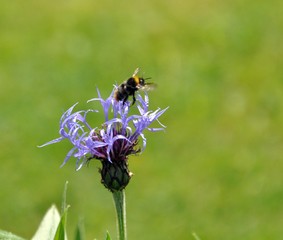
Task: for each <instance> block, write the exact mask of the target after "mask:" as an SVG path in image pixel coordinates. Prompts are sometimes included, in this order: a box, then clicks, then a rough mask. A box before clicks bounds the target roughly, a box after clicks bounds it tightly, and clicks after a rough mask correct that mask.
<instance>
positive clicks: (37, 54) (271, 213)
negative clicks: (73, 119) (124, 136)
mask: <svg viewBox="0 0 283 240" xmlns="http://www.w3.org/2000/svg"><path fill="white" fill-rule="evenodd" d="M282 9H283V3H282V1H279V0H278V1H276V0H271V1H264V0H259V1H258V0H257V1H256V0H250V1H244V0H236V1H221V0H206V1H180V0H176V1H169V0H162V1H161V0H151V1H149V0H145V1H108V0H106V1H90V0H81V1H76V0H68V1H67V0H59V1H52V0H51V1H42V0H26V1H20V0H13V1H1V2H0V26H1V29H0V31H1V32H0V81H1V87H0V92H1V95H0V98H1V100H0V104H1V117H0V132H1V138H0V147H1V151H0V160H1V169H2V171H1V175H0V182H1V191H0V199H1V206H0V228H1V229H5V230H8V231H11V232H14V233H15V234H18V235H20V236H23V237H26V238H30V237H31V236H32V235H33V234H34V232H35V230H36V228H37V227H38V225H39V222H40V220H41V218H42V217H43V215H44V213H45V211H46V210H47V209H48V208H49V207H50V205H51V204H52V203H56V205H57V206H58V207H59V206H60V203H61V196H62V191H63V187H64V183H65V181H66V180H68V181H69V189H68V202H69V204H70V205H71V208H70V211H69V212H70V213H69V215H68V232H69V238H70V239H72V238H73V234H74V231H75V226H76V223H77V221H78V219H80V218H83V219H84V222H85V228H86V237H87V239H93V238H94V237H96V238H98V239H103V237H104V236H105V231H106V230H109V231H110V233H111V235H112V236H113V238H114V237H115V234H116V223H115V212H114V206H113V202H112V196H111V194H110V193H109V192H108V191H107V190H106V189H105V188H104V187H103V186H102V185H101V184H100V176H99V174H98V173H97V169H98V167H99V166H100V164H99V163H98V162H95V161H93V162H91V164H90V165H89V167H85V168H83V169H82V170H80V171H78V172H76V171H75V161H74V160H72V161H70V162H69V163H68V164H67V165H66V166H65V167H64V168H59V166H60V164H61V163H62V161H63V159H64V157H65V154H66V153H67V151H68V150H69V149H70V147H71V146H70V144H69V143H68V142H63V143H60V144H57V145H51V146H48V147H45V148H43V149H39V148H37V145H40V144H42V143H44V142H46V141H49V140H51V139H53V138H56V137H58V121H59V118H60V116H61V114H62V113H63V111H65V110H66V109H67V108H69V107H70V106H71V105H73V104H74V103H75V102H80V104H79V106H78V108H77V109H87V108H90V107H94V105H93V104H91V103H90V104H87V103H86V101H87V100H88V99H90V98H93V97H96V96H97V94H96V91H95V88H96V86H97V87H99V89H100V90H101V92H102V94H103V96H108V94H109V93H110V91H111V90H112V85H113V84H114V83H115V82H117V83H120V82H121V81H123V80H125V79H126V78H127V77H128V76H130V75H131V74H132V73H133V71H134V69H135V68H136V67H138V66H139V67H140V68H141V69H142V72H145V74H144V75H145V76H146V77H152V81H154V82H155V83H157V84H158V88H157V89H156V90H155V91H154V92H151V93H150V98H151V108H152V109H155V108H157V107H161V108H165V107H166V106H170V109H169V110H168V111H167V112H166V114H165V115H163V116H162V118H161V119H160V120H161V121H162V123H164V124H165V125H167V129H166V131H165V132H159V133H147V132H146V133H145V134H146V136H147V138H148V146H147V149H146V151H145V152H144V154H143V155H141V156H133V157H131V159H130V169H131V171H132V172H134V174H135V175H134V177H133V179H132V181H131V183H130V185H129V186H128V187H127V191H126V192H127V219H128V231H129V233H128V235H129V239H147V240H156V239H162V240H166V239H168V240H169V239H194V238H193V236H192V233H194V232H195V233H197V234H198V236H199V237H200V238H201V239H230V240H233V239H283V238H282V234H283V228H282V223H283V187H282V186H283V185H282V183H283V176H282V170H283V162H282V155H283V148H282V144H283V126H282V122H283V112H282V108H283V68H282V66H283V45H282V39H283V30H282V29H283V15H282ZM93 116H94V119H93V121H94V122H95V124H100V123H101V121H102V118H101V119H100V117H99V115H93ZM95 124H94V126H95Z"/></svg>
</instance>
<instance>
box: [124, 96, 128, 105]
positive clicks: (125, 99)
mask: <svg viewBox="0 0 283 240" xmlns="http://www.w3.org/2000/svg"><path fill="white" fill-rule="evenodd" d="M128 97H129V95H127V96H126V97H125V98H124V100H123V105H124V104H125V102H127V100H128Z"/></svg>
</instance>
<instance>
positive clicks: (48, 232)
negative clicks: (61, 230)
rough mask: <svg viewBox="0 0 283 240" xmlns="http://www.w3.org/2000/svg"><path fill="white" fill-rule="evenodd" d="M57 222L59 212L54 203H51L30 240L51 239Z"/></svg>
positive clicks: (58, 220)
mask: <svg viewBox="0 0 283 240" xmlns="http://www.w3.org/2000/svg"><path fill="white" fill-rule="evenodd" d="M59 222H60V215H59V212H58V210H57V208H56V207H55V205H52V206H51V207H50V208H49V209H48V211H47V212H46V214H45V216H44V217H43V219H42V221H41V223H40V225H39V227H38V229H37V231H36V233H35V234H34V236H33V237H32V240H42V239H45V240H53V239H54V236H55V233H56V229H57V227H58V224H59Z"/></svg>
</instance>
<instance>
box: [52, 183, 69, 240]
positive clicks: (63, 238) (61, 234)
mask: <svg viewBox="0 0 283 240" xmlns="http://www.w3.org/2000/svg"><path fill="white" fill-rule="evenodd" d="M67 186H68V181H66V183H65V187H64V192H63V197H62V207H61V219H60V223H59V224H58V228H57V230H56V234H55V237H54V240H67V231H66V223H67V212H68V209H69V205H67Z"/></svg>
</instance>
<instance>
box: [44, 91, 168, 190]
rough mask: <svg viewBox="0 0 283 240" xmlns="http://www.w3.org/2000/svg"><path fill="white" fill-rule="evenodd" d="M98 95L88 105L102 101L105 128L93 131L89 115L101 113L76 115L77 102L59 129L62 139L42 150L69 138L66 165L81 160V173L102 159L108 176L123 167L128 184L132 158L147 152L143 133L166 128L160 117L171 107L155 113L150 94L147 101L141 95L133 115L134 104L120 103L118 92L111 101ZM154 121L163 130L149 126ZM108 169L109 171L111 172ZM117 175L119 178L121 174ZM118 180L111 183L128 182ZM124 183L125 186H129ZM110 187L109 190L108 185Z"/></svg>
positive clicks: (103, 172)
mask: <svg viewBox="0 0 283 240" xmlns="http://www.w3.org/2000/svg"><path fill="white" fill-rule="evenodd" d="M97 93H98V98H93V99H91V100H89V101H88V102H91V101H99V102H100V104H101V105H102V108H103V112H104V117H105V122H104V123H103V124H102V127H96V128H93V127H91V126H90V124H89V123H88V122H87V120H86V117H87V116H88V115H89V113H97V112H98V111H97V110H91V109H89V110H86V111H78V112H73V110H74V107H75V106H76V105H77V103H76V104H74V105H73V106H72V107H70V108H69V109H68V110H67V111H66V112H65V113H64V114H63V115H62V117H61V120H60V130H59V133H60V135H61V136H60V137H59V138H57V139H54V140H52V141H50V142H47V143H45V144H43V145H42V146H40V147H43V146H46V145H49V144H53V143H57V142H60V141H62V140H63V139H68V140H69V141H70V142H71V143H72V145H73V148H72V149H71V150H70V151H69V152H68V153H67V155H66V158H65V160H64V162H63V164H62V166H63V165H65V164H66V162H67V161H68V160H69V159H70V158H71V157H72V156H73V157H75V158H77V162H76V165H77V170H79V169H80V168H81V167H82V166H83V165H85V164H86V163H87V162H88V161H90V160H91V159H98V160H100V161H101V162H102V164H103V168H102V170H101V174H102V175H107V171H109V169H110V168H111V167H113V166H116V167H117V166H119V167H118V168H119V169H120V170H121V171H122V173H124V172H126V173H127V174H128V179H126V185H127V183H128V181H129V179H130V176H131V173H130V172H129V171H128V168H127V160H128V156H129V155H131V154H136V153H139V152H142V151H143V150H144V149H145V147H146V138H145V136H144V134H143V131H144V130H145V129H148V130H149V131H153V132H155V131H160V130H163V129H164V128H165V126H164V125H162V124H161V123H160V122H159V120H158V118H159V117H160V116H161V115H162V114H163V113H164V112H165V111H166V110H167V109H168V107H167V108H165V109H163V110H161V109H159V108H158V109H157V110H155V111H149V110H148V106H149V98H148V95H147V94H145V96H144V98H143V97H142V96H141V95H140V94H138V96H137V105H135V106H137V108H138V112H139V114H133V115H130V114H129V111H130V110H131V109H130V107H129V106H130V103H129V102H125V103H124V104H123V101H119V102H117V101H116V100H115V99H114V98H113V94H114V90H113V91H112V93H111V94H110V96H109V97H108V98H107V99H103V98H102V97H101V95H100V92H99V90H98V89H97ZM131 108H132V107H131ZM110 115H111V116H110ZM154 121H157V122H158V123H159V124H160V125H161V127H160V128H150V127H149V126H150V125H151V124H152V123H153V122H154ZM139 138H141V139H142V144H141V146H140V145H139ZM105 169H107V171H106V170H105ZM115 169H116V168H115ZM110 170H111V169H110ZM105 171H106V172H105ZM110 172H111V171H110ZM114 175H115V177H116V178H117V173H115V174H114ZM118 175H119V174H118ZM122 175H123V174H122ZM122 177H123V176H122ZM104 178H105V176H102V182H103V184H104V185H105V181H106V180H107V179H106V180H105V179H104ZM116 178H115V179H114V180H113V179H111V181H114V185H115V186H116V182H117V181H118V182H119V181H122V182H125V181H124V179H122V180H121V179H119V178H118V179H116ZM119 184H120V183H119ZM119 184H118V185H119ZM123 184H124V185H125V183H123ZM123 184H122V185H123ZM112 185H113V184H112ZM106 187H107V188H109V187H108V186H106ZM123 187H125V186H123ZM112 188H113V187H112ZM116 188H119V189H120V187H114V190H116ZM109 189H110V188H109ZM110 190H112V189H110Z"/></svg>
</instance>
